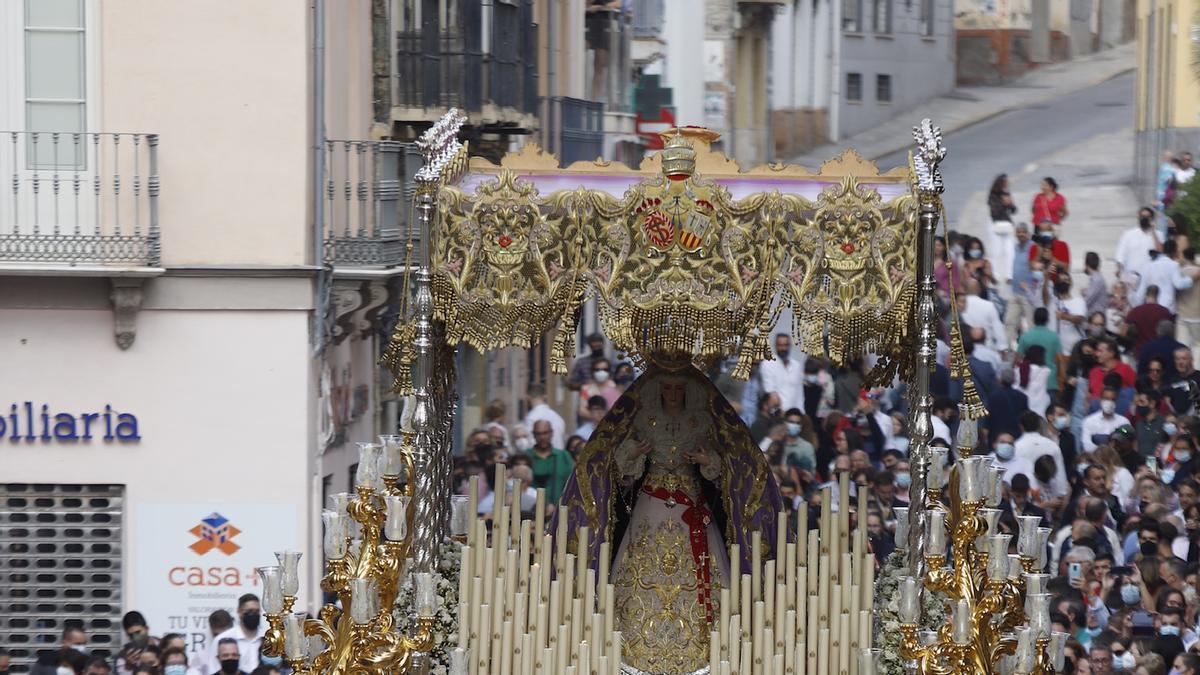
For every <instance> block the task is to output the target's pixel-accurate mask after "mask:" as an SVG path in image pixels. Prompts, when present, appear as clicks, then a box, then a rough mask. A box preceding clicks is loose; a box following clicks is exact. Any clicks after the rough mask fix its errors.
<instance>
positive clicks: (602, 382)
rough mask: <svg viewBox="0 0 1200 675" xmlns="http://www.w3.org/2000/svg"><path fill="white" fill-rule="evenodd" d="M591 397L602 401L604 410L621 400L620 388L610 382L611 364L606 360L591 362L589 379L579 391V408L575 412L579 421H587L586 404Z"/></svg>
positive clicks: (600, 359)
mask: <svg viewBox="0 0 1200 675" xmlns="http://www.w3.org/2000/svg"><path fill="white" fill-rule="evenodd" d="M593 396H599V397H601V398H603V399H604V403H605V406H604V407H605V409H606V410H607V409H608V408H611V407H612V406H613V404H614V403H616V402H617V399H618V398H621V388H620V387H618V386H617V383H616V382H613V381H612V364H611V363H610V362H609V360H608V359H605V358H599V359H594V360H593V361H592V372H591V377H590V379H588V381H587V382H586V383H585V384H584V385H583V387H582V388H581V389H580V390H579V406H578V409H577V410H576V412H577V414H578V415H579V418H580V419H581V420H586V419H588V403H589V401H591V399H592V397H593Z"/></svg>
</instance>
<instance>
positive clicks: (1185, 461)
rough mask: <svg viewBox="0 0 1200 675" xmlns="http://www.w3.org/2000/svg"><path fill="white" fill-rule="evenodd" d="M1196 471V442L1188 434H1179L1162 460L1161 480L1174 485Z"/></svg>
mask: <svg viewBox="0 0 1200 675" xmlns="http://www.w3.org/2000/svg"><path fill="white" fill-rule="evenodd" d="M1195 472H1196V442H1195V440H1194V439H1193V438H1192V436H1191V435H1190V434H1179V435H1178V436H1176V437H1175V441H1174V442H1173V443H1172V445H1171V452H1170V454H1168V455H1167V457H1166V458H1165V460H1164V461H1163V467H1162V481H1163V482H1164V483H1166V484H1167V485H1170V486H1171V487H1173V488H1174V487H1176V486H1177V485H1179V484H1180V483H1182V482H1183V481H1185V480H1188V479H1189V478H1191V477H1192V475H1193V474H1194V473H1195Z"/></svg>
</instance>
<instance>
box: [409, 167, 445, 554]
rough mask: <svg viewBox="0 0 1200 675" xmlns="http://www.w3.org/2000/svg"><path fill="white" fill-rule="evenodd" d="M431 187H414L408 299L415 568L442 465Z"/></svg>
mask: <svg viewBox="0 0 1200 675" xmlns="http://www.w3.org/2000/svg"><path fill="white" fill-rule="evenodd" d="M436 190H437V186H436V183H435V184H433V185H429V184H427V183H423V184H422V185H421V186H420V187H419V188H418V192H417V219H418V223H419V225H420V228H421V231H420V241H419V246H418V263H417V265H418V267H417V271H416V275H415V279H416V298H415V301H414V303H413V307H414V314H413V319H414V320H415V324H416V335H415V337H414V339H413V347H414V348H415V350H416V355H417V359H416V363H415V364H414V369H413V388H414V390H415V391H414V394H415V399H416V403H415V405H414V406H413V417H412V424H413V430H414V431H416V434H417V438H416V443H415V446H416V447H415V449H416V453H417V457H416V460H417V461H416V466H415V469H416V471H415V473H416V475H415V476H414V477H413V483H414V485H413V487H414V493H415V494H414V501H415V502H416V505H415V506H414V513H413V516H414V518H413V547H412V551H413V568H414V570H415V571H418V572H428V571H431V570H432V569H433V568H434V564H435V561H436V560H437V548H438V542H439V540H438V538H437V530H438V528H437V525H436V524H437V521H438V519H437V517H436V514H437V513H438V506H439V504H438V494H437V493H438V490H437V485H438V482H439V481H438V471H439V469H440V468H441V467H440V466H439V463H438V461H437V454H438V452H439V448H438V443H437V433H436V429H435V427H434V424H435V422H434V420H436V419H437V417H436V411H435V410H434V405H433V400H432V393H431V391H430V388H431V386H432V384H433V382H432V373H433V368H432V366H433V291H432V289H431V288H430V276H431V275H430V269H429V234H430V232H431V231H432V229H433V209H434V198H435V194H436Z"/></svg>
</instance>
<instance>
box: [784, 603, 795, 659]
mask: <svg viewBox="0 0 1200 675" xmlns="http://www.w3.org/2000/svg"><path fill="white" fill-rule="evenodd" d="M797 618H798V617H797V615H796V610H794V609H789V610H788V611H787V614H786V615H785V616H784V619H783V656H784V659H783V663H784V669H785V670H786V672H789V673H794V672H796V667H797V663H796V627H797V623H796V619H797Z"/></svg>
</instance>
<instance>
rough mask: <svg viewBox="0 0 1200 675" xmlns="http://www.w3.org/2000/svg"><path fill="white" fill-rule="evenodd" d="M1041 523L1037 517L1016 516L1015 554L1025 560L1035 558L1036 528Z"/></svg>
mask: <svg viewBox="0 0 1200 675" xmlns="http://www.w3.org/2000/svg"><path fill="white" fill-rule="evenodd" d="M1041 522H1042V519H1041V518H1040V517H1039V516H1017V553H1019V554H1021V555H1023V556H1025V557H1026V558H1033V557H1036V556H1037V528H1038V524H1039V523H1041Z"/></svg>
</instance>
